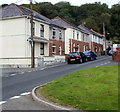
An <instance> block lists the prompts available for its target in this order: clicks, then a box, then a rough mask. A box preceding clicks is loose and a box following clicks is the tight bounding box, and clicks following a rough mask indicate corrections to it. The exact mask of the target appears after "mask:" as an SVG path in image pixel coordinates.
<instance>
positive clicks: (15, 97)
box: [10, 96, 21, 99]
mask: <svg viewBox="0 0 120 112" xmlns="http://www.w3.org/2000/svg"><path fill="white" fill-rule="evenodd" d="M20 97H21V96H14V97H11V98H10V99H17V98H20Z"/></svg>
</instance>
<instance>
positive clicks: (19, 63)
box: [0, 56, 65, 68]
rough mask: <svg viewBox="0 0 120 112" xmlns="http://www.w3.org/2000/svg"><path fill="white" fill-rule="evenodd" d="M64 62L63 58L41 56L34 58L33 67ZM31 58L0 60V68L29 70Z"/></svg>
mask: <svg viewBox="0 0 120 112" xmlns="http://www.w3.org/2000/svg"><path fill="white" fill-rule="evenodd" d="M63 62H65V56H43V57H36V58H35V67H41V66H46V65H55V64H58V63H63ZM30 67H31V58H30V57H28V58H0V68H30Z"/></svg>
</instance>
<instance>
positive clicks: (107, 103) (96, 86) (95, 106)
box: [40, 66, 118, 110]
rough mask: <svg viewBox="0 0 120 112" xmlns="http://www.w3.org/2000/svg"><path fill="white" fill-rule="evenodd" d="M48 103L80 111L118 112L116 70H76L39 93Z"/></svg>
mask: <svg viewBox="0 0 120 112" xmlns="http://www.w3.org/2000/svg"><path fill="white" fill-rule="evenodd" d="M40 94H42V95H43V96H44V97H46V98H47V99H49V100H50V101H52V102H56V103H58V104H61V105H65V106H69V107H74V108H77V109H82V110H118V66H106V67H96V68H90V69H85V70H80V71H77V72H75V73H72V74H69V75H67V76H64V77H62V78H60V79H57V80H54V81H52V82H51V83H48V84H47V85H44V86H43V88H42V89H40Z"/></svg>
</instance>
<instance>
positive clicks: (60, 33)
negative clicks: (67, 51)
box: [59, 30, 62, 40]
mask: <svg viewBox="0 0 120 112" xmlns="http://www.w3.org/2000/svg"><path fill="white" fill-rule="evenodd" d="M59 40H62V31H61V30H59Z"/></svg>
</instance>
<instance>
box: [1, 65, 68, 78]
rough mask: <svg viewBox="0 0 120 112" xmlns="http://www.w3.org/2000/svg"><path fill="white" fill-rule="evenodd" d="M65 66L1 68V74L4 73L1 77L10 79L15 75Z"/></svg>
mask: <svg viewBox="0 0 120 112" xmlns="http://www.w3.org/2000/svg"><path fill="white" fill-rule="evenodd" d="M63 64H66V63H58V64H54V65H46V66H39V67H36V68H1V73H2V75H1V76H2V77H9V76H11V75H15V74H24V73H25V72H32V71H37V70H42V69H45V68H51V67H55V66H60V65H63Z"/></svg>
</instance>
